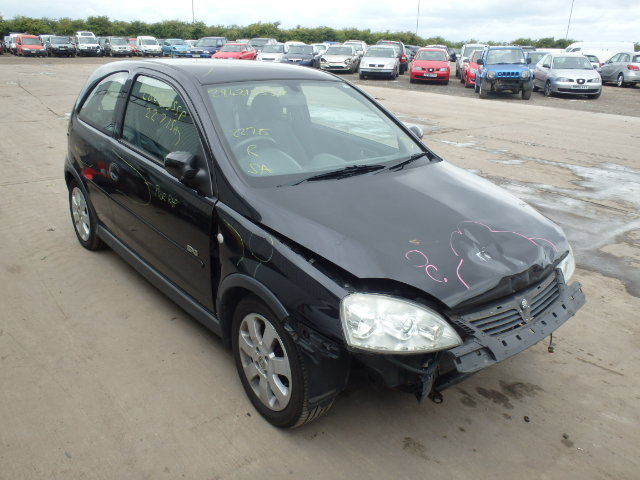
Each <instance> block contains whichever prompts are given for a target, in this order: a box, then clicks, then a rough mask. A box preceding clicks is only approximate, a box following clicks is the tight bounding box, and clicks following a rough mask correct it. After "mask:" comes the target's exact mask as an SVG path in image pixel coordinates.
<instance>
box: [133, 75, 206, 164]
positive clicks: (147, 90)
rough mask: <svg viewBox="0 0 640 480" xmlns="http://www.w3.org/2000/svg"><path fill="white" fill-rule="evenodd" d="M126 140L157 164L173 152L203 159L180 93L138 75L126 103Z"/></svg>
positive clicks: (155, 80)
mask: <svg viewBox="0 0 640 480" xmlns="http://www.w3.org/2000/svg"><path fill="white" fill-rule="evenodd" d="M122 136H123V138H124V139H125V140H126V141H127V142H129V143H131V144H132V145H134V146H136V147H138V148H139V149H140V150H143V151H145V152H146V153H148V154H150V155H151V156H152V157H154V159H156V160H157V161H158V162H161V163H162V162H163V159H164V157H165V156H166V155H167V154H169V153H171V152H189V153H191V154H193V155H194V156H196V157H197V158H202V148H201V144H200V139H199V137H198V131H197V129H196V127H195V125H194V124H193V120H192V118H191V114H190V112H189V111H188V110H187V108H186V104H185V102H184V101H183V99H182V97H181V96H180V94H179V93H178V92H177V91H176V90H175V89H174V88H173V87H171V86H170V85H168V84H167V83H165V82H163V81H161V80H158V79H155V78H151V77H146V76H142V75H141V76H139V77H138V78H137V79H136V81H135V83H134V85H133V88H132V90H131V95H130V96H129V100H128V102H127V111H126V113H125V117H124V126H123V132H122Z"/></svg>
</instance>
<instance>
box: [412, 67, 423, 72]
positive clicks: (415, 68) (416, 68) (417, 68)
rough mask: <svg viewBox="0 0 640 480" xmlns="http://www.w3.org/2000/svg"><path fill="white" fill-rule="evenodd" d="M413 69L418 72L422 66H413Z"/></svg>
mask: <svg viewBox="0 0 640 480" xmlns="http://www.w3.org/2000/svg"><path fill="white" fill-rule="evenodd" d="M413 69H414V70H415V71H416V72H420V71H422V70H424V68H422V67H413Z"/></svg>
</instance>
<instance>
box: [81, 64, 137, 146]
mask: <svg viewBox="0 0 640 480" xmlns="http://www.w3.org/2000/svg"><path fill="white" fill-rule="evenodd" d="M127 76H128V74H127V73H126V72H118V73H114V74H113V75H109V76H108V77H106V78H105V79H103V80H102V81H101V82H100V83H98V84H97V85H96V86H95V87H94V89H93V90H92V91H91V93H90V94H89V96H88V97H87V100H86V101H85V102H84V104H83V105H82V107H81V108H80V111H79V112H78V118H79V119H80V120H82V121H83V122H86V123H88V124H89V125H91V126H92V127H95V128H97V129H98V130H101V131H102V132H104V133H107V134H111V133H113V128H114V125H115V120H114V118H115V110H116V104H117V103H118V98H119V97H120V96H121V95H122V91H123V87H124V83H125V82H126V81H127Z"/></svg>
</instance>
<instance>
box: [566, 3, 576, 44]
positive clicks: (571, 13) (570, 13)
mask: <svg viewBox="0 0 640 480" xmlns="http://www.w3.org/2000/svg"><path fill="white" fill-rule="evenodd" d="M573 2H574V0H571V11H570V12H569V22H568V23H567V34H566V35H565V36H564V39H565V40H567V39H568V38H569V25H571V15H573Z"/></svg>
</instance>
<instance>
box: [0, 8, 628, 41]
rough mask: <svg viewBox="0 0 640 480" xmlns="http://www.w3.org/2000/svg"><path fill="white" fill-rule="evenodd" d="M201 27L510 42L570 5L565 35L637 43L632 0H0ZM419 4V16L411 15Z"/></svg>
mask: <svg viewBox="0 0 640 480" xmlns="http://www.w3.org/2000/svg"><path fill="white" fill-rule="evenodd" d="M192 3H193V11H194V13H195V19H196V21H198V20H200V21H203V22H204V23H205V24H206V25H224V26H229V25H241V26H244V25H249V24H251V23H257V22H260V21H261V22H276V21H278V22H280V24H281V28H294V27H296V26H297V25H301V26H302V27H319V26H327V27H332V28H336V29H340V28H350V27H353V28H358V29H361V30H364V29H370V30H371V31H374V32H378V31H379V32H384V31H387V30H389V31H391V32H395V31H410V32H415V31H416V26H417V33H418V35H420V36H421V37H423V38H428V37H434V36H441V37H443V38H444V39H445V40H450V41H456V42H457V41H462V40H468V39H472V38H473V39H476V40H480V41H484V40H487V41H489V40H491V41H505V42H506V41H510V40H515V39H517V38H523V37H524V38H532V39H539V38H543V37H555V38H565V36H566V34H567V24H568V22H569V15H570V13H571V6H572V3H573V12H572V14H571V24H570V26H569V38H573V39H576V40H581V41H602V42H604V41H609V42H613V41H626V42H640V0H604V1H603V0H537V1H534V2H523V1H509V0H438V1H433V0H432V1H429V0H408V1H404V2H398V3H395V2H389V1H388V0H385V1H374V2H371V1H365V0H350V1H347V2H345V1H343V0H321V1H319V2H304V3H303V1H301V0H272V1H270V2H266V1H264V0H243V1H242V2H241V3H240V4H238V3H236V2H229V1H222V2H220V1H218V2H214V1H211V0H135V1H131V0H101V1H97V0H65V1H64V2H52V1H51V0H30V1H28V2H19V1H17V0H0V15H2V16H3V17H4V18H5V19H11V18H14V17H15V16H19V15H22V16H26V17H35V18H41V17H47V18H62V17H70V18H73V19H76V18H86V17H88V16H103V15H104V16H107V17H109V18H110V19H111V20H124V21H132V20H140V21H144V22H148V23H154V22H160V21H163V20H182V21H186V22H189V21H191V19H192ZM418 7H419V15H418Z"/></svg>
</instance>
